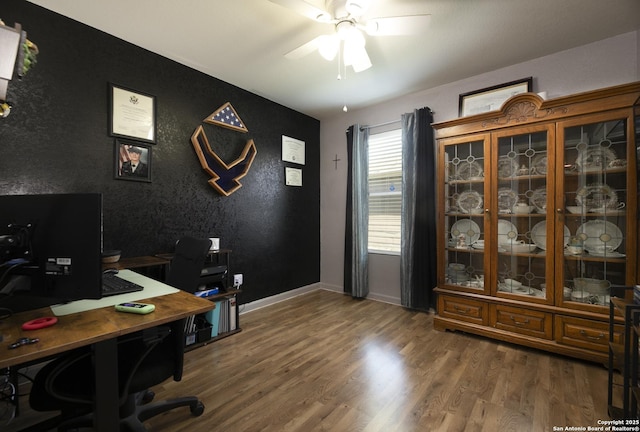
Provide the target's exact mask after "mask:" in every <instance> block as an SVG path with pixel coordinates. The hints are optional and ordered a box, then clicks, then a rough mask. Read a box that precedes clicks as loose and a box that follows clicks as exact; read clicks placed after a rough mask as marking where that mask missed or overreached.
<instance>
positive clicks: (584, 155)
mask: <svg viewBox="0 0 640 432" xmlns="http://www.w3.org/2000/svg"><path fill="white" fill-rule="evenodd" d="M617 158H618V157H617V156H616V152H614V151H613V150H612V149H610V148H608V147H602V146H601V145H597V146H593V147H590V148H587V149H586V150H583V151H581V152H579V153H578V157H577V158H576V166H577V167H578V169H579V170H580V171H594V170H605V169H607V167H608V166H609V164H610V163H611V162H612V161H614V160H616V159H617Z"/></svg>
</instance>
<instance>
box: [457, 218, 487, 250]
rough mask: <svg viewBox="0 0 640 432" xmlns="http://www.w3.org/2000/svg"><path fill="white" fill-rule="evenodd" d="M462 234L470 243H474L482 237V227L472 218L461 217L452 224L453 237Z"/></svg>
mask: <svg viewBox="0 0 640 432" xmlns="http://www.w3.org/2000/svg"><path fill="white" fill-rule="evenodd" d="M460 234H463V235H464V236H465V238H466V243H467V244H468V245H470V244H473V243H475V242H476V241H477V240H478V239H479V238H480V227H479V226H478V224H477V223H475V222H474V221H472V220H471V219H460V220H459V221H458V222H456V223H454V224H453V225H452V226H451V238H453V239H457V238H458V237H459V236H460Z"/></svg>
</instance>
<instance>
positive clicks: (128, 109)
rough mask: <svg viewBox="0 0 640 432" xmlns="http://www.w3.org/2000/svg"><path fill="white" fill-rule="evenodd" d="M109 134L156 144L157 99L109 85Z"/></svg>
mask: <svg viewBox="0 0 640 432" xmlns="http://www.w3.org/2000/svg"><path fill="white" fill-rule="evenodd" d="M109 105H110V106H109V108H110V109H109V134H110V135H111V136H114V137H120V138H129V139H135V140H138V141H143V142H147V143H151V144H155V143H156V97H155V96H151V95H148V94H145V93H141V92H139V91H135V90H131V89H128V88H125V87H121V86H118V85H116V84H113V83H109Z"/></svg>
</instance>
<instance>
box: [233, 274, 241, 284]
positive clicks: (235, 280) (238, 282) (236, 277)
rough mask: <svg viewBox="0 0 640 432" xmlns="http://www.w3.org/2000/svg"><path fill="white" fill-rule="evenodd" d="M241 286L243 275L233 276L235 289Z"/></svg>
mask: <svg viewBox="0 0 640 432" xmlns="http://www.w3.org/2000/svg"><path fill="white" fill-rule="evenodd" d="M240 285H242V273H238V274H234V275H233V286H234V287H239V286H240Z"/></svg>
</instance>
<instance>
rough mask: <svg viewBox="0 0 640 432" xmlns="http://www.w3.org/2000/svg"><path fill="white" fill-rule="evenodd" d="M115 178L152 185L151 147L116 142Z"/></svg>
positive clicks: (121, 141)
mask: <svg viewBox="0 0 640 432" xmlns="http://www.w3.org/2000/svg"><path fill="white" fill-rule="evenodd" d="M114 148H115V155H114V159H115V178H116V179H118V180H130V181H139V182H147V183H151V146H150V145H146V144H141V143H136V142H131V141H124V140H119V139H117V140H116V143H115V146H114Z"/></svg>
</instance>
